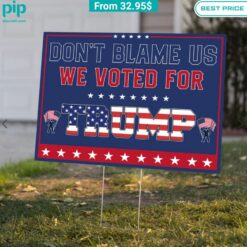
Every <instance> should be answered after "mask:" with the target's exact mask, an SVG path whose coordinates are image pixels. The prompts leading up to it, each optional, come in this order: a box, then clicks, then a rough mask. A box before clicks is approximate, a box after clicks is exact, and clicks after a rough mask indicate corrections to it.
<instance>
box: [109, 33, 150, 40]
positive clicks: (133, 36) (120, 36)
mask: <svg viewBox="0 0 247 247" xmlns="http://www.w3.org/2000/svg"><path fill="white" fill-rule="evenodd" d="M135 37H136V38H137V39H141V38H142V37H144V38H145V39H149V35H147V34H146V35H143V36H142V35H140V34H138V35H133V34H130V35H125V34H122V35H121V34H120V35H117V34H114V35H113V38H114V39H117V38H122V39H125V38H130V39H133V38H135Z"/></svg>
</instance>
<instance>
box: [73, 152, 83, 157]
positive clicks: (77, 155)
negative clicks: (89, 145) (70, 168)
mask: <svg viewBox="0 0 247 247" xmlns="http://www.w3.org/2000/svg"><path fill="white" fill-rule="evenodd" d="M73 154H74V158H80V155H81V153H80V152H78V150H76V151H75V152H73Z"/></svg>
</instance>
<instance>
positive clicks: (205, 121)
mask: <svg viewBox="0 0 247 247" xmlns="http://www.w3.org/2000/svg"><path fill="white" fill-rule="evenodd" d="M197 124H198V127H199V129H203V128H209V129H210V130H212V131H214V130H215V127H216V123H215V122H214V120H213V119H211V118H200V119H198V120H197Z"/></svg>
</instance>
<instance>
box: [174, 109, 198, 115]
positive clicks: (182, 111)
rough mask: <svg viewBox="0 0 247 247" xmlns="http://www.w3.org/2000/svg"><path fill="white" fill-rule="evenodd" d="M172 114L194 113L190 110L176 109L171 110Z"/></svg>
mask: <svg viewBox="0 0 247 247" xmlns="http://www.w3.org/2000/svg"><path fill="white" fill-rule="evenodd" d="M172 115H183V116H186V115H188V116H195V114H194V113H193V111H191V110H177V109H173V110H172Z"/></svg>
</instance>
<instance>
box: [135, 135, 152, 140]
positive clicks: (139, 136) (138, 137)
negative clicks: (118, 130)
mask: <svg viewBox="0 0 247 247" xmlns="http://www.w3.org/2000/svg"><path fill="white" fill-rule="evenodd" d="M136 139H142V140H148V139H149V135H136Z"/></svg>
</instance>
